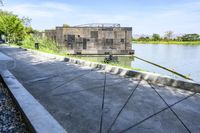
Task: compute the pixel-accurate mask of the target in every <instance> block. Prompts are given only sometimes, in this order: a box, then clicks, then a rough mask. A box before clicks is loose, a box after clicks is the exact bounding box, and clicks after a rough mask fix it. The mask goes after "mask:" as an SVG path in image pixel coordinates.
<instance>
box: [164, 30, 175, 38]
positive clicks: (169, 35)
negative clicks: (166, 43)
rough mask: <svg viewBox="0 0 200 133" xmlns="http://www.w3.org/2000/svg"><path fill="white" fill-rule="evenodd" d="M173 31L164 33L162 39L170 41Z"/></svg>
mask: <svg viewBox="0 0 200 133" xmlns="http://www.w3.org/2000/svg"><path fill="white" fill-rule="evenodd" d="M173 33H174V32H173V31H166V32H165V35H164V38H165V39H166V40H171V39H172V37H173Z"/></svg>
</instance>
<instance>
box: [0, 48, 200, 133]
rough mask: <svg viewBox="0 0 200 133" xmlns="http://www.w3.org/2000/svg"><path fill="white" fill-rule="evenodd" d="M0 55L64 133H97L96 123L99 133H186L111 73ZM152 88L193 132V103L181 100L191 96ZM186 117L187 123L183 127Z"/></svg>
mask: <svg viewBox="0 0 200 133" xmlns="http://www.w3.org/2000/svg"><path fill="white" fill-rule="evenodd" d="M0 51H2V52H4V53H6V54H7V55H10V56H11V57H14V58H15V59H16V62H17V67H16V68H15V69H14V70H12V72H13V74H14V75H15V76H16V77H17V79H19V81H20V82H21V83H22V84H23V85H24V86H25V88H26V89H27V90H28V91H29V92H30V93H31V94H32V95H33V96H34V97H35V98H36V99H38V101H39V102H40V103H41V104H42V105H43V106H44V107H45V108H46V109H47V110H48V111H49V112H50V113H51V114H52V115H53V116H54V117H55V119H57V120H58V122H59V123H60V124H61V125H62V126H63V127H64V128H65V129H66V130H67V131H69V132H73V133H79V132H82V133H94V132H100V128H101V117H102V118H103V119H102V132H107V131H108V130H109V129H110V127H111V125H112V128H111V130H110V132H120V131H123V130H125V129H127V128H128V127H131V126H133V125H135V124H136V125H137V126H135V127H133V128H130V129H129V130H127V132H148V131H149V132H167V133H168V132H180V133H182V132H186V131H187V130H185V128H184V126H183V124H182V123H181V122H180V121H179V120H178V119H177V117H176V116H175V115H174V113H172V112H171V111H170V110H169V108H168V107H167V105H166V104H165V103H164V102H163V100H162V99H161V98H160V97H159V96H158V95H157V93H156V92H155V91H154V90H153V89H152V87H151V86H150V85H149V84H148V83H147V82H145V81H139V80H135V79H132V78H124V77H120V76H119V75H114V74H111V73H106V76H105V71H103V70H93V69H92V68H89V67H81V66H78V65H74V64H71V63H69V62H62V61H61V60H59V59H57V58H52V57H46V56H44V57H43V56H39V55H37V54H35V53H32V52H30V51H23V50H22V49H17V48H5V47H4V48H0ZM18 53H19V54H18ZM24 57H26V58H24ZM91 70H92V71H91ZM104 87H105V93H103V92H104ZM154 87H155V89H156V90H157V92H158V93H159V94H160V95H161V96H162V97H163V99H165V100H166V102H167V103H168V104H169V105H173V106H172V107H173V109H174V110H175V112H176V113H177V114H178V115H179V116H180V118H181V119H183V121H184V123H185V124H186V126H188V127H189V128H190V129H191V130H192V131H194V132H195V131H197V130H198V129H199V124H198V123H199V121H198V120H197V119H195V118H194V116H195V115H197V116H198V117H199V116H200V114H199V113H198V110H199V104H198V103H197V102H198V98H197V99H196V100H197V102H195V100H189V99H187V97H188V96H190V95H191V94H192V92H189V91H183V90H181V89H179V88H172V87H168V86H158V85H155V86H154ZM103 94H105V95H104V96H103ZM195 96H196V95H195ZM103 97H104V100H103ZM191 98H193V97H191ZM184 101H185V102H186V101H187V102H186V103H184ZM176 102H178V103H177V104H175V103H176ZM181 104H183V105H181ZM185 104H187V106H185ZM188 104H190V106H188ZM102 105H104V106H103V110H102ZM178 106H179V107H178ZM194 106H195V107H194ZM180 108H181V109H180ZM177 109H178V110H177ZM190 111H191V112H192V113H193V115H192V114H190V113H189V112H190ZM179 113H180V114H179ZM185 115H188V116H187V117H185ZM189 116H191V121H189V122H190V123H189V122H185V121H187V120H188V119H189V118H190V117H189ZM198 117H197V118H198ZM193 120H194V121H193Z"/></svg>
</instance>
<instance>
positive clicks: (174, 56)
mask: <svg viewBox="0 0 200 133" xmlns="http://www.w3.org/2000/svg"><path fill="white" fill-rule="evenodd" d="M133 49H134V50H135V55H136V56H138V57H141V58H143V59H146V60H149V61H152V62H154V63H157V64H160V65H162V66H165V67H167V68H170V69H173V70H175V71H177V72H179V73H181V74H184V75H187V76H190V77H191V78H192V79H194V80H195V81H197V82H200V46H192V45H187V46H185V45H163V44H158V45H155V44H148V45H147V44H133ZM84 58H85V57H84ZM86 58H88V57H86ZM90 59H92V60H96V61H103V59H104V58H103V57H90ZM119 63H120V64H121V65H124V66H131V67H134V68H141V69H143V70H146V71H150V72H155V73H160V74H165V75H170V76H173V77H176V76H175V75H173V74H171V73H170V72H167V71H166V70H163V69H161V68H158V67H155V66H153V65H151V64H148V63H145V62H143V61H140V60H138V59H134V58H129V57H119Z"/></svg>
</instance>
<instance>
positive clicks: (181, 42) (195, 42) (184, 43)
mask: <svg viewBox="0 0 200 133" xmlns="http://www.w3.org/2000/svg"><path fill="white" fill-rule="evenodd" d="M133 43H136V44H168V45H171V44H178V45H200V41H133Z"/></svg>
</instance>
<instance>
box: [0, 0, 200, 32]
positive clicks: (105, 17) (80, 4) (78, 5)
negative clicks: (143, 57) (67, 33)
mask: <svg viewBox="0 0 200 133" xmlns="http://www.w3.org/2000/svg"><path fill="white" fill-rule="evenodd" d="M3 1H4V7H0V8H3V10H7V11H12V12H13V13H15V14H18V15H19V16H20V17H23V16H27V17H29V18H31V19H32V21H31V25H32V27H33V28H35V29H38V30H44V29H52V28H54V27H55V26H62V25H63V24H69V25H71V26H76V25H80V24H88V23H120V24H121V26H128V27H132V28H133V34H149V35H150V34H153V33H159V34H161V35H162V34H164V33H165V32H166V31H169V30H171V31H173V32H174V33H176V34H184V33H198V34H200V0H56V1H55V0H54V1H53V0H3Z"/></svg>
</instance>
